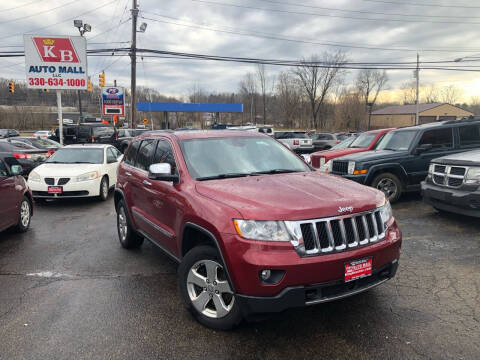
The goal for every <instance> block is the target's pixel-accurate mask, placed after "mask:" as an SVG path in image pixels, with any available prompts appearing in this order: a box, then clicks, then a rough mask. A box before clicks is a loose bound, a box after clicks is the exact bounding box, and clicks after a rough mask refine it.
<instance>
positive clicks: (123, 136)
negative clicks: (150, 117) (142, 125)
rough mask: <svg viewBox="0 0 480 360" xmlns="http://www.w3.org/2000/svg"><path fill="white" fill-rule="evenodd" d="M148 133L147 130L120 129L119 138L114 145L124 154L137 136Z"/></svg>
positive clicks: (118, 131)
mask: <svg viewBox="0 0 480 360" xmlns="http://www.w3.org/2000/svg"><path fill="white" fill-rule="evenodd" d="M147 131H148V130H146V129H118V130H117V138H116V139H115V141H114V142H113V145H114V146H115V147H116V148H117V149H118V150H120V151H121V152H122V153H123V154H124V153H125V151H126V150H127V148H128V145H129V144H130V141H132V139H133V138H134V137H135V136H138V135H140V134H143V133H144V132H147Z"/></svg>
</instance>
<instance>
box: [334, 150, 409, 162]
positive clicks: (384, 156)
mask: <svg viewBox="0 0 480 360" xmlns="http://www.w3.org/2000/svg"><path fill="white" fill-rule="evenodd" d="M407 155H408V151H406V150H405V151H393V150H370V151H364V152H361V153H357V154H350V155H347V156H342V158H341V159H338V160H344V161H355V162H369V161H376V160H381V161H382V162H388V160H391V159H399V158H405V156H407Z"/></svg>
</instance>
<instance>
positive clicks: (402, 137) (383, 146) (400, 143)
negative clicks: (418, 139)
mask: <svg viewBox="0 0 480 360" xmlns="http://www.w3.org/2000/svg"><path fill="white" fill-rule="evenodd" d="M416 134H417V132H416V131H414V130H412V131H405V130H403V131H391V132H389V133H388V134H387V135H385V137H384V138H383V139H382V141H380V144H378V146H377V150H393V151H405V150H408V149H409V148H410V145H411V144H412V141H413V139H414V138H415V135H416Z"/></svg>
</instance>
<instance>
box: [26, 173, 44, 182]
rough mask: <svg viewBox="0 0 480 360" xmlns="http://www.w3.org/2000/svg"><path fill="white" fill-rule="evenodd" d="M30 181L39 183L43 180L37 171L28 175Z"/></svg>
mask: <svg viewBox="0 0 480 360" xmlns="http://www.w3.org/2000/svg"><path fill="white" fill-rule="evenodd" d="M28 180H29V181H35V182H39V181H40V180H41V177H40V175H38V174H37V173H36V172H35V171H31V172H30V174H28Z"/></svg>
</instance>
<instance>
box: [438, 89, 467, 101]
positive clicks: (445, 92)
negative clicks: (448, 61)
mask: <svg viewBox="0 0 480 360" xmlns="http://www.w3.org/2000/svg"><path fill="white" fill-rule="evenodd" d="M462 95H463V91H462V89H460V88H459V87H457V86H455V85H448V86H444V87H443V88H442V89H440V100H441V101H442V102H444V103H447V104H452V105H453V104H456V103H458V102H459V101H460V99H461V97H462Z"/></svg>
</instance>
